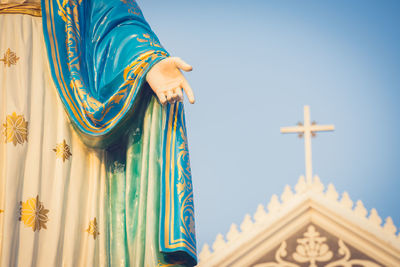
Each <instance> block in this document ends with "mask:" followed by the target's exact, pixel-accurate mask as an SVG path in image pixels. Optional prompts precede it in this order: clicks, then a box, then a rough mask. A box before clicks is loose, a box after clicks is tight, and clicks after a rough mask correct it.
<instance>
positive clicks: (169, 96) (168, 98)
mask: <svg viewBox="0 0 400 267" xmlns="http://www.w3.org/2000/svg"><path fill="white" fill-rule="evenodd" d="M166 96H167V100H168V102H171V101H172V100H173V97H174V94H173V92H172V90H167V92H166Z"/></svg>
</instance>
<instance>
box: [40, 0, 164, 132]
mask: <svg viewBox="0 0 400 267" xmlns="http://www.w3.org/2000/svg"><path fill="white" fill-rule="evenodd" d="M42 13H43V28H44V36H45V41H46V46H47V52H48V57H49V63H50V68H51V72H52V76H53V80H54V81H55V85H56V87H57V90H58V93H59V95H60V97H61V100H62V102H63V104H64V107H65V109H66V111H67V113H68V116H69V118H70V120H71V122H72V123H73V125H74V126H75V128H77V130H78V131H79V132H80V133H81V134H83V136H84V137H85V138H86V139H88V138H89V139H90V137H96V136H107V135H108V134H109V133H110V132H111V131H113V129H114V128H116V127H118V126H119V124H120V122H121V121H123V120H124V119H126V116H127V114H128V111H130V112H131V111H132V110H134V108H135V105H134V104H135V100H136V98H137V96H138V94H139V92H140V90H141V88H142V87H143V85H144V84H145V76H146V74H147V72H148V71H149V69H150V68H151V67H152V66H153V65H154V64H155V63H157V62H159V61H160V60H162V59H164V58H166V57H167V56H168V53H167V52H166V50H165V49H164V48H163V47H162V46H161V44H160V42H159V40H158V39H157V36H156V35H155V34H154V32H153V31H152V30H151V28H150V26H149V25H148V23H147V22H146V21H145V19H144V17H143V15H142V12H141V10H140V9H139V7H138V5H137V4H136V2H135V1H132V0H121V1H120V0H96V1H94V0H93V1H82V0H69V1H67V0H42ZM93 140H96V139H93Z"/></svg>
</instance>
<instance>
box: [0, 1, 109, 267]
mask: <svg viewBox="0 0 400 267" xmlns="http://www.w3.org/2000/svg"><path fill="white" fill-rule="evenodd" d="M14 2H15V1H14ZM20 2H23V1H20ZM1 3H2V4H5V1H4V0H2V2H1ZM45 49H46V48H45V43H44V38H43V31H42V21H41V17H33V16H30V15H21V14H1V15H0V60H1V61H0V137H1V139H0V266H4V267H6V266H13V267H14V266H21V267H25V266H102V265H105V259H104V255H105V252H104V249H105V248H104V246H103V245H101V244H104V243H105V242H103V241H102V239H103V238H104V236H105V235H104V230H103V229H102V227H101V226H102V225H101V223H100V224H99V223H98V222H99V221H101V220H102V216H103V214H102V213H103V212H102V211H103V209H102V206H103V205H104V204H103V197H102V196H103V195H104V190H105V188H104V185H105V183H104V179H105V170H104V164H103V161H104V154H103V153H102V151H95V150H90V151H88V149H87V148H86V147H85V146H83V145H82V143H81V141H80V140H79V139H78V136H77V135H76V134H75V133H74V131H73V129H72V127H71V126H70V124H69V122H68V119H67V116H66V113H65V112H64V110H63V106H62V104H61V101H60V99H59V97H58V95H57V92H56V89H55V87H54V85H53V82H52V80H51V75H50V69H49V64H48V62H47V54H46V51H45Z"/></svg>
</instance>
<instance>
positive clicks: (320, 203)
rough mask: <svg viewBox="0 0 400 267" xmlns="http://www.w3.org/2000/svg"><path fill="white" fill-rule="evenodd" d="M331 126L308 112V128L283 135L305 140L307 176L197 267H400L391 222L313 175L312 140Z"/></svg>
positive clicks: (209, 250) (220, 239)
mask: <svg viewBox="0 0 400 267" xmlns="http://www.w3.org/2000/svg"><path fill="white" fill-rule="evenodd" d="M333 129H334V127H333V126H332V125H328V126H319V125H316V124H313V123H310V113H309V107H308V106H306V107H305V108H304V125H303V124H299V125H298V126H296V127H285V128H282V129H281V132H282V133H299V134H300V135H302V136H304V140H305V151H306V175H305V177H304V176H301V177H300V179H299V181H298V183H297V185H296V186H295V187H294V190H293V189H292V188H291V187H290V186H288V185H287V186H286V187H285V188H284V191H283V193H282V194H281V196H280V197H278V196H277V195H273V196H272V197H271V200H270V202H269V204H268V205H267V207H266V209H265V207H264V206H263V205H261V204H260V205H259V206H258V208H257V211H256V213H255V214H254V215H253V216H250V215H249V214H247V215H246V216H245V217H244V220H243V222H242V223H241V225H240V226H239V227H238V226H237V225H236V224H232V226H231V228H230V230H229V232H228V233H227V234H226V236H223V235H221V234H219V235H218V236H217V237H216V240H215V242H214V243H213V244H212V246H211V247H210V246H209V245H207V244H205V245H204V246H203V248H202V250H201V252H200V254H199V264H198V266H199V267H223V266H237V267H246V266H252V267H303V266H307V267H319V266H326V267H338V266H344V267H376V266H389V267H400V233H399V234H396V233H397V228H396V226H395V225H394V224H393V221H392V219H391V218H390V217H388V218H386V219H385V220H382V218H381V217H380V216H379V215H378V212H377V211H376V210H375V209H371V210H370V211H369V212H368V210H367V209H366V208H365V207H364V205H363V203H362V201H361V200H358V201H356V202H354V201H353V200H351V198H350V196H349V194H348V193H347V192H344V193H342V194H341V196H340V197H339V193H338V192H337V191H336V189H335V187H334V186H333V185H332V184H329V185H328V186H327V187H325V186H324V185H323V184H322V183H321V181H320V179H319V177H318V176H313V175H312V165H311V136H313V135H314V134H315V133H316V132H318V131H331V130H333Z"/></svg>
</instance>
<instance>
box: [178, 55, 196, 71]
mask: <svg viewBox="0 0 400 267" xmlns="http://www.w3.org/2000/svg"><path fill="white" fill-rule="evenodd" d="M173 59H174V62H175V66H177V67H178V68H179V69H181V70H184V71H192V70H193V67H192V66H190V65H189V64H187V63H186V62H185V61H183V60H182V59H181V58H179V57H174V58H173Z"/></svg>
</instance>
